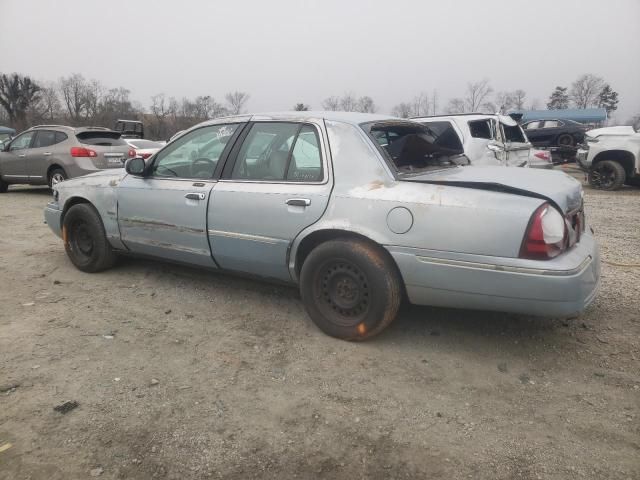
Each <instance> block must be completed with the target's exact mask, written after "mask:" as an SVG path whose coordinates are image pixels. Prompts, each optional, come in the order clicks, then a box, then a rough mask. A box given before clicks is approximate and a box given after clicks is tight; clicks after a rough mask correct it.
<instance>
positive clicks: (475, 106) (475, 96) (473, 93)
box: [464, 78, 493, 112]
mask: <svg viewBox="0 0 640 480" xmlns="http://www.w3.org/2000/svg"><path fill="white" fill-rule="evenodd" d="M492 92H493V88H491V86H490V85H489V80H488V79H486V78H485V79H483V80H480V81H478V82H473V83H468V84H467V96H466V97H465V99H464V101H465V104H466V109H467V111H469V112H477V111H478V110H479V109H480V107H481V106H482V104H483V103H485V102H486V101H487V97H488V96H489V95H490V94H491V93H492Z"/></svg>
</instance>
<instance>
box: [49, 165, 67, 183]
mask: <svg viewBox="0 0 640 480" xmlns="http://www.w3.org/2000/svg"><path fill="white" fill-rule="evenodd" d="M66 179H67V174H66V173H65V172H64V170H63V169H61V168H54V169H53V170H51V171H50V172H49V178H48V179H47V180H48V182H49V188H53V186H54V185H55V184H56V183H60V182H64V181H65V180H66Z"/></svg>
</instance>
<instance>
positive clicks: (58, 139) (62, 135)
mask: <svg viewBox="0 0 640 480" xmlns="http://www.w3.org/2000/svg"><path fill="white" fill-rule="evenodd" d="M67 138H69V137H67V134H66V133H63V132H56V143H62V142H64V141H65V140H66V139H67Z"/></svg>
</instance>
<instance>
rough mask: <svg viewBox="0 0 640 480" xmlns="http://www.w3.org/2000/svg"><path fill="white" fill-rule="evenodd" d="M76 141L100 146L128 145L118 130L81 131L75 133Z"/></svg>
mask: <svg viewBox="0 0 640 480" xmlns="http://www.w3.org/2000/svg"><path fill="white" fill-rule="evenodd" d="M76 137H77V138H78V141H79V142H80V143H82V144H84V145H96V146H101V147H116V146H121V145H128V144H127V142H125V141H124V140H123V139H122V138H120V134H119V133H118V132H105V131H101V132H81V133H77V134H76Z"/></svg>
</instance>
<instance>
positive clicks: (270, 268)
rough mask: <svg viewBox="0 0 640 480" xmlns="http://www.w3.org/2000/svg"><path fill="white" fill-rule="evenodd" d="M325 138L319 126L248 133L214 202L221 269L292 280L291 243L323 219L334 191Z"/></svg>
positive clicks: (259, 128)
mask: <svg viewBox="0 0 640 480" xmlns="http://www.w3.org/2000/svg"><path fill="white" fill-rule="evenodd" d="M325 138H326V137H325V136H324V130H323V123H322V122H321V121H317V122H309V123H296V122H255V123H252V124H250V125H249V126H248V127H247V129H246V131H245V133H244V135H243V138H242V141H239V142H238V145H236V146H235V147H234V150H233V151H232V153H231V156H230V158H229V161H228V162H227V165H225V170H224V172H223V176H222V178H221V179H220V181H219V182H218V183H217V184H216V185H215V187H214V188H213V194H212V196H211V199H210V201H209V203H210V205H209V213H208V229H209V238H210V242H211V250H212V251H213V256H214V258H215V259H216V262H217V263H218V264H219V265H220V267H222V268H224V269H228V270H236V271H241V272H245V273H250V274H254V275H259V276H263V277H271V278H277V279H281V280H291V276H290V274H289V269H288V266H287V263H288V261H287V260H288V258H287V257H288V253H289V248H290V245H291V242H292V241H293V239H294V238H295V237H296V236H297V235H298V233H300V232H301V231H302V230H303V229H304V228H306V227H307V226H309V225H311V224H313V223H315V222H316V221H317V220H318V219H320V217H321V216H322V214H323V213H324V211H325V209H326V207H327V203H328V200H329V195H330V192H331V185H332V184H331V182H330V177H329V173H328V161H327V153H326V152H327V148H326V147H325Z"/></svg>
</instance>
